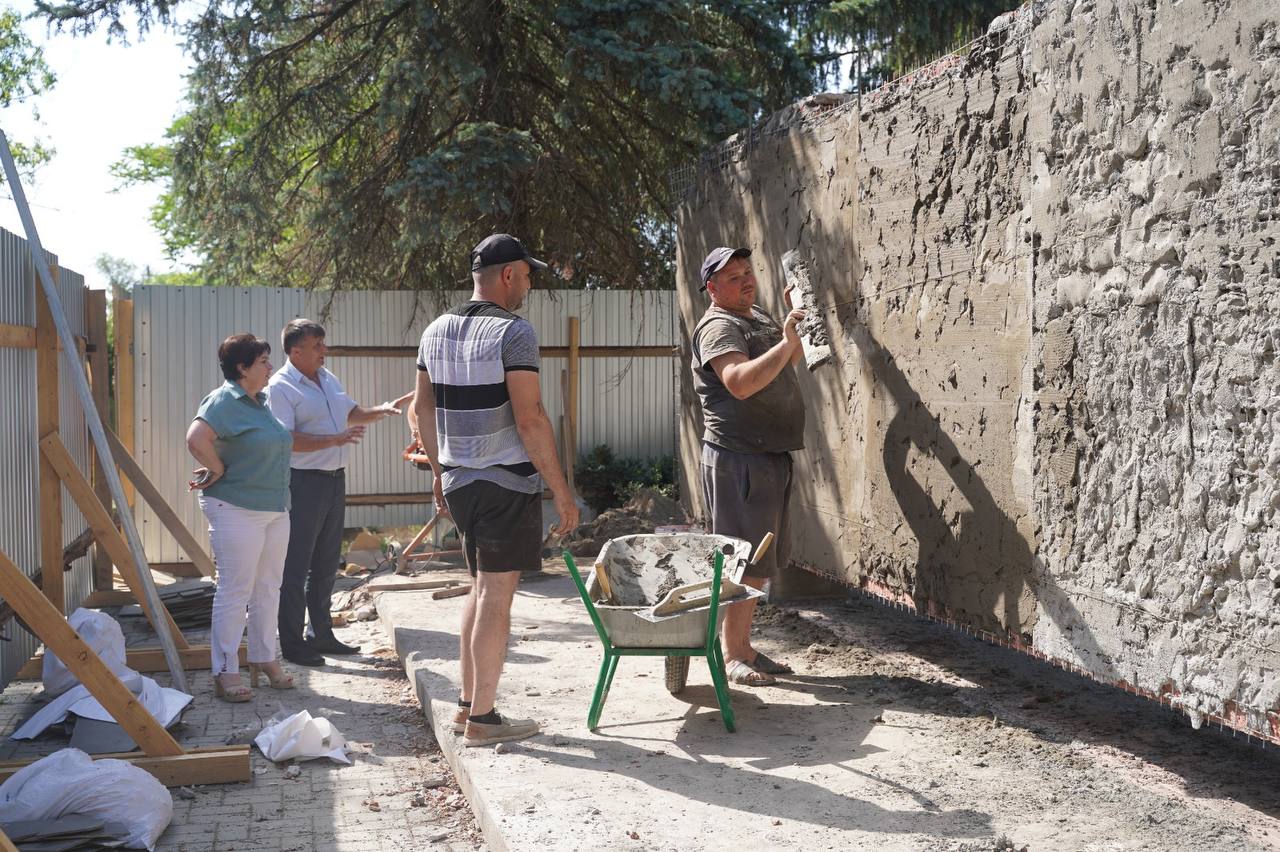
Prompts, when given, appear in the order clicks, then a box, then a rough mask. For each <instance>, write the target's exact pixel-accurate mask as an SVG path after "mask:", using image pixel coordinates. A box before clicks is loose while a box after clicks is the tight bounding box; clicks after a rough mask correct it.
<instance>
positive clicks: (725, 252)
mask: <svg viewBox="0 0 1280 852" xmlns="http://www.w3.org/2000/svg"><path fill="white" fill-rule="evenodd" d="M735 257H751V249H749V248H730V247H729V246H720V247H719V248H713V249H712V250H711V253H710V254H708V255H707V259H706V260H704V261H702V286H701V287H699V288H698V292H702V291H703V290H705V289H707V282H708V281H710V280H711V276H712V275H715V274H716V273H717V272H719V271H720V270H721V269H724V266H725V264H726V263H728V262H729V261H731V260H733V259H734V258H735Z"/></svg>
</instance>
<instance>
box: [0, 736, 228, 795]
mask: <svg viewBox="0 0 1280 852" xmlns="http://www.w3.org/2000/svg"><path fill="white" fill-rule="evenodd" d="M90 757H92V758H93V759H94V760H106V759H111V760H125V761H128V762H129V763H132V764H133V765H134V766H136V767H138V768H139V769H145V770H146V771H147V772H150V773H151V774H152V775H154V776H155V777H156V779H157V780H159V782H160V783H161V784H163V785H165V786H166V787H190V786H191V785H193V784H235V783H239V782H243V781H248V780H249V779H250V767H249V746H247V745H238V746H200V747H199V748H193V749H190V750H188V751H186V752H180V753H178V754H175V755H165V756H154V757H153V756H150V755H140V754H138V753H137V752H124V753H121V754H93V755H90ZM38 759H39V758H32V759H31V760H8V761H4V762H2V763H0V782H3V781H6V780H8V779H9V777H10V776H11V775H13V774H14V773H15V772H17V771H18V770H19V769H21V768H22V767H24V766H28V765H30V764H31V763H34V762H35V761H36V760H38Z"/></svg>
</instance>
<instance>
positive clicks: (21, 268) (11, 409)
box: [0, 230, 93, 683]
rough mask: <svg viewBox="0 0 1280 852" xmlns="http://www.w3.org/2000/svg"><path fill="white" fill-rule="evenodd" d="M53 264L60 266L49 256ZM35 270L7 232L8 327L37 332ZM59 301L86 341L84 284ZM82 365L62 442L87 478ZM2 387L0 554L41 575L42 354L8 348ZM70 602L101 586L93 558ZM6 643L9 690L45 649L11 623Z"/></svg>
mask: <svg viewBox="0 0 1280 852" xmlns="http://www.w3.org/2000/svg"><path fill="white" fill-rule="evenodd" d="M47 257H48V259H49V262H50V264H55V265H56V263H57V259H56V257H55V256H54V255H52V254H49V255H47ZM37 286H38V284H37V282H36V276H35V268H34V267H33V266H32V264H31V254H30V250H29V249H28V248H27V242H26V240H23V239H22V238H20V237H18V236H16V235H15V234H11V233H9V232H8V231H4V230H0V323H3V324H6V325H20V326H34V325H35V322H36V296H35V293H36V287H37ZM58 295H59V298H60V299H61V301H62V307H63V310H64V311H65V312H66V315H67V322H68V324H69V325H70V326H71V330H72V332H73V333H74V334H76V335H79V336H83V335H84V333H85V315H84V279H83V278H82V277H81V276H80V275H79V274H78V273H75V272H72V271H71V270H68V269H63V270H61V271H60V272H59V280H58ZM73 360H74V359H68V358H67V357H66V356H65V354H64V355H63V356H62V357H60V358H59V359H58V374H59V400H58V412H59V417H60V424H59V434H60V437H61V438H62V442H63V443H64V444H65V445H66V447H67V449H68V451H69V452H70V453H71V456H72V458H74V459H75V460H76V464H77V465H78V466H79V468H80V470H81V471H82V472H83V473H85V475H86V476H88V475H89V469H90V468H89V443H88V436H87V435H86V433H85V426H84V413H83V411H81V409H80V403H79V400H78V399H77V398H76V396H75V392H74V391H73V390H72V388H71V376H70V374H69V373H68V370H70V369H73V367H72V366H71V365H72V363H73ZM0 387H2V388H4V393H5V400H4V404H3V405H0V430H3V432H2V434H3V435H4V441H3V442H0V507H3V513H2V514H0V550H2V551H4V553H5V554H6V555H7V556H8V557H9V558H10V559H11V560H13V562H14V563H15V564H16V565H17V566H18V567H19V568H21V569H22V570H23V571H24V572H26V573H27V574H28V575H34V574H35V573H36V571H38V570H39V568H40V524H41V523H42V519H41V518H40V517H39V507H40V457H39V448H38V447H37V443H36V442H37V437H38V436H37V434H36V354H35V352H34V351H33V350H30V349H11V348H0ZM62 513H63V523H62V540H63V545H64V546H65V545H67V544H70V543H71V541H72V539H74V538H75V537H76V536H77V535H79V534H80V532H81V531H82V530H83V529H84V528H85V521H84V517H83V516H82V515H81V514H80V511H79V509H77V508H76V505H75V504H74V503H73V502H72V500H71V498H70V495H68V494H67V493H66V489H63V493H62ZM63 583H64V590H65V598H64V599H65V602H66V604H67V606H68V611H70V608H73V607H75V606H76V605H78V604H79V603H80V601H82V600H84V597H85V595H87V594H88V593H89V592H90V591H91V589H92V584H93V574H92V569H91V566H90V561H89V559H88V558H87V557H84V558H81V559H78V560H76V562H75V563H73V566H72V570H71V571H69V572H66V573H65V574H64V575H63ZM5 635H6V636H8V637H9V638H10V639H11V640H12V641H9V642H4V643H2V645H0V683H7V682H8V681H9V679H10V678H11V677H12V676H13V673H14V672H15V671H16V670H17V669H18V668H20V667H21V666H22V665H23V663H25V662H26V661H27V660H28V659H29V658H30V657H31V655H32V654H33V653H34V652H35V650H36V648H37V646H38V644H39V643H38V642H37V641H36V639H35V638H34V637H33V636H31V635H30V634H28V633H27V632H26V631H24V630H22V629H21V628H19V627H17V625H16V622H10V623H9V625H8V626H7V627H6V628H5Z"/></svg>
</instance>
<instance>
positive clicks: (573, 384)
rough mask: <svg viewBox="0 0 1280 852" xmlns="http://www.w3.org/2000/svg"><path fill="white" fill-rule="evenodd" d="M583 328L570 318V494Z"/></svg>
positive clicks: (567, 412)
mask: <svg viewBox="0 0 1280 852" xmlns="http://www.w3.org/2000/svg"><path fill="white" fill-rule="evenodd" d="M581 334H582V328H581V325H580V324H579V322H578V318H577V317H569V365H568V371H569V401H568V405H567V406H566V407H565V421H564V426H565V432H566V434H567V435H568V437H567V438H566V440H565V443H566V444H567V446H566V448H565V453H566V455H567V457H566V458H565V460H564V470H565V474H566V478H567V479H568V481H569V491H570V493H577V492H576V489H575V488H574V485H573V468H574V466H575V465H576V464H577V459H578V368H579V364H578V356H579V352H580V350H581V347H580V346H579V344H580V343H581Z"/></svg>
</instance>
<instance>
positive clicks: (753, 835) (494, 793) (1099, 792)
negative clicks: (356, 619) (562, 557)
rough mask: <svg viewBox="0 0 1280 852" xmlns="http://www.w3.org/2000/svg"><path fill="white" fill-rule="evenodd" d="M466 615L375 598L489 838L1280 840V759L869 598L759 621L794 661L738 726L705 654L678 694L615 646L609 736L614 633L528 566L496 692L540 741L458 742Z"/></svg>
mask: <svg viewBox="0 0 1280 852" xmlns="http://www.w3.org/2000/svg"><path fill="white" fill-rule="evenodd" d="M461 607H462V599H461V598H455V599H450V600H438V601H436V600H431V599H430V597H429V594H427V593H420V592H412V591H404V592H395V593H387V594H383V595H382V596H381V598H380V599H379V601H378V610H379V615H380V617H381V619H382V621H383V623H384V625H386V626H387V633H388V635H391V636H393V637H394V639H395V644H396V650H397V652H398V653H399V654H400V656H401V657H402V658H403V659H404V661H405V665H406V667H407V668H408V669H409V671H410V673H411V675H412V678H413V681H414V684H415V688H416V690H417V693H418V696H419V698H420V700H421V701H422V704H423V707H424V708H425V709H426V713H427V716H428V719H429V720H430V721H431V723H432V724H433V725H434V726H435V730H436V731H437V736H438V737H439V738H440V740H441V743H442V745H443V747H444V750H445V754H446V757H447V758H448V760H449V761H450V764H451V766H452V767H453V768H454V771H455V773H456V775H457V777H458V779H459V782H460V785H461V787H462V789H463V791H464V792H465V793H466V794H467V796H468V798H469V799H470V801H471V803H472V806H473V808H474V809H475V812H476V818H477V821H478V822H479V823H480V826H481V830H482V832H483V833H484V837H485V840H486V841H487V842H488V843H489V845H490V847H491V848H492V849H495V850H500V849H514V850H525V849H566V850H568V849H582V850H594V849H646V850H672V852H694V850H720V849H732V850H742V849H783V848H792V849H794V848H803V849H841V850H845V849H859V850H861V849H865V850H876V852H882V850H922V849H927V850H948V852H979V850H991V849H1021V848H1023V847H1024V846H1029V847H1030V848H1031V849H1097V850H1102V849H1108V850H1110V849H1115V850H1121V849H1123V850H1131V849H1146V850H1170V849H1187V850H1197V852H1203V850H1224V852H1225V850H1238V849H1262V848H1271V847H1272V844H1273V843H1274V842H1275V839H1276V838H1277V837H1280V819H1278V817H1280V806H1277V804H1276V800H1275V796H1274V794H1273V790H1274V784H1273V783H1272V781H1273V779H1274V776H1273V773H1274V771H1275V769H1276V763H1275V761H1274V760H1272V759H1269V758H1270V757H1271V755H1269V754H1266V753H1262V752H1260V751H1257V750H1250V749H1248V748H1244V747H1239V746H1243V744H1233V743H1232V742H1231V741H1229V740H1228V741H1226V742H1223V741H1222V740H1221V739H1220V738H1214V737H1210V736H1206V733H1207V732H1200V734H1197V732H1195V731H1192V730H1190V728H1189V726H1187V724H1186V722H1185V719H1183V718H1181V717H1180V716H1176V715H1171V714H1169V713H1168V711H1166V710H1161V709H1160V708H1157V707H1155V705H1153V704H1150V703H1147V702H1141V701H1139V700H1137V699H1133V698H1132V697H1131V696H1126V695H1124V694H1123V693H1119V692H1117V691H1115V690H1107V689H1102V688H1097V687H1092V686H1089V685H1088V684H1087V683H1085V682H1083V681H1081V680H1079V679H1078V678H1075V677H1074V676H1071V675H1068V674H1065V673H1063V672H1059V671H1057V670H1054V669H1051V668H1049V667H1047V666H1045V665H1043V664H1041V663H1038V662H1036V661H1034V660H1030V659H1029V658H1026V657H1023V656H1021V655H1017V654H1015V653H1013V652H1008V651H1004V650H1002V649H999V648H992V647H989V646H986V645H983V644H981V643H978V642H975V641H972V640H969V639H966V638H964V637H962V636H960V635H958V634H955V633H952V632H949V631H947V630H945V629H944V628H941V627H938V626H935V625H930V624H927V623H923V622H921V621H920V620H918V619H914V618H911V617H909V616H905V615H903V614H901V613H898V612H894V611H892V610H889V609H887V608H884V607H877V606H873V605H871V604H868V603H863V602H858V601H848V602H840V601H836V602H833V603H830V604H823V605H821V606H817V605H815V606H813V607H811V608H809V609H804V610H787V609H781V608H778V607H769V608H767V610H765V611H763V612H762V615H761V618H760V619H759V624H758V626H759V628H760V634H761V637H762V638H761V640H760V642H761V647H762V648H764V650H766V651H767V652H768V653H770V654H771V655H773V656H775V658H778V659H786V660H789V661H790V662H791V663H792V664H793V665H795V666H796V668H797V671H798V672H800V673H801V674H799V675H796V676H792V677H784V678H781V679H780V680H779V683H778V685H777V686H775V687H769V688H763V689H751V688H746V687H737V686H735V687H733V688H732V694H733V705H734V709H735V712H736V715H737V723H738V732H737V733H736V734H729V733H727V732H726V731H725V730H724V727H723V726H722V724H721V720H720V714H719V712H718V710H717V709H716V706H715V696H714V692H713V690H712V689H711V685H710V679H709V677H708V675H707V671H706V666H705V664H704V663H703V661H702V660H693V661H692V667H691V671H690V676H689V686H688V687H687V688H686V689H685V691H684V692H683V693H681V694H680V695H679V696H672V695H670V694H668V692H667V690H666V689H665V687H664V681H663V662H662V660H661V658H653V657H638V658H635V657H633V658H623V659H622V660H621V662H620V664H619V667H618V672H617V677H616V679H615V681H614V684H613V688H612V690H611V694H610V695H609V698H608V703H607V704H606V706H605V708H604V714H603V717H602V720H601V725H600V728H599V730H598V731H596V732H594V733H593V732H591V731H588V730H587V727H586V715H587V708H588V704H589V702H590V700H591V694H592V688H593V685H594V683H595V680H596V675H597V671H598V669H599V665H600V656H601V651H600V646H599V641H598V640H597V638H596V636H595V634H594V632H593V631H592V629H591V626H590V623H589V622H588V620H587V618H586V615H585V613H584V611H583V607H582V603H581V601H580V600H579V599H578V598H577V596H576V594H575V593H574V591H573V586H572V584H571V583H570V582H569V581H568V579H567V578H565V577H563V576H549V577H542V578H536V579H533V578H531V579H529V580H526V581H525V582H524V583H522V585H521V588H520V591H519V593H518V595H517V598H516V602H515V606H514V609H513V618H512V641H511V645H510V652H509V655H508V662H507V666H506V670H505V672H504V674H503V680H502V684H501V687H500V690H499V699H498V706H499V709H500V710H502V711H503V712H507V713H510V714H511V715H513V716H533V717H535V718H537V719H539V720H540V721H541V722H542V724H543V733H542V734H541V735H539V736H537V737H534V738H532V739H528V740H524V741H521V742H517V743H506V744H501V745H500V747H499V748H477V749H469V748H462V747H461V746H460V744H459V742H458V738H457V737H456V736H455V735H453V734H451V733H449V731H448V727H447V725H448V722H449V720H450V717H451V716H452V714H453V710H454V702H455V701H456V698H457V689H458V681H457V678H458V664H457V639H456V635H457V633H456V631H457V625H458V619H459V611H460V609H461ZM503 746H505V747H503Z"/></svg>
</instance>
